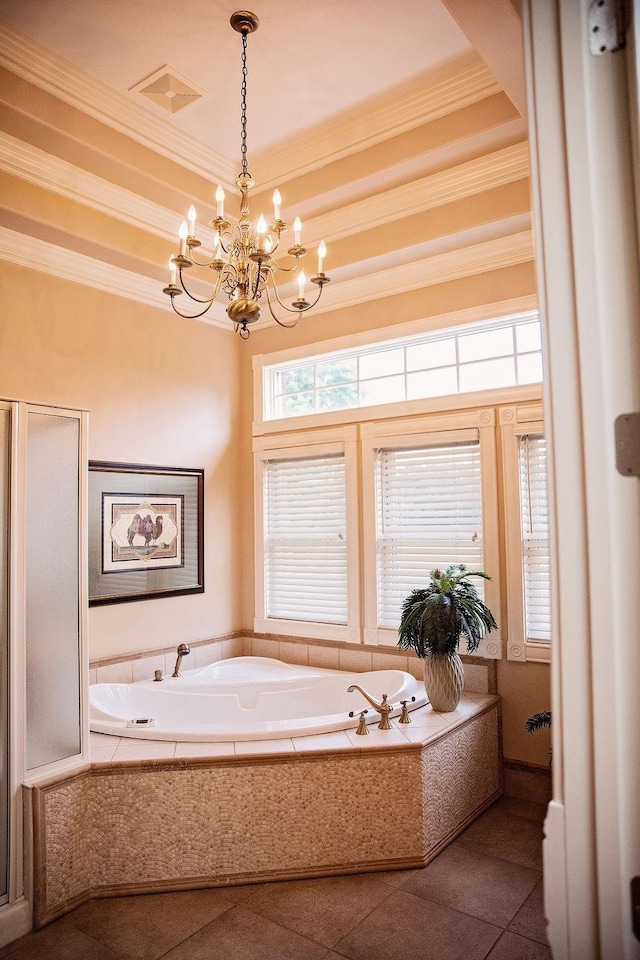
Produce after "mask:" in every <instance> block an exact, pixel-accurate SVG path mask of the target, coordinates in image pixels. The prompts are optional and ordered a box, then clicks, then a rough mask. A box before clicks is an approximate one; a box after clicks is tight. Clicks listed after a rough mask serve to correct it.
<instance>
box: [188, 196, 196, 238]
mask: <svg viewBox="0 0 640 960" xmlns="http://www.w3.org/2000/svg"><path fill="white" fill-rule="evenodd" d="M196 217H197V214H196V208H195V207H194V205H193V204H191V206H190V207H189V209H188V211H187V219H188V221H189V236H190V237H193V236H195V233H196Z"/></svg>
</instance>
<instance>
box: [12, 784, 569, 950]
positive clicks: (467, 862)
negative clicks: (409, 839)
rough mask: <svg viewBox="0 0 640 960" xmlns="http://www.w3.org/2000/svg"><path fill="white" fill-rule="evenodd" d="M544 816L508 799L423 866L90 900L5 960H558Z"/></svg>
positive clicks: (534, 806) (22, 942)
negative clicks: (546, 909)
mask: <svg viewBox="0 0 640 960" xmlns="http://www.w3.org/2000/svg"><path fill="white" fill-rule="evenodd" d="M543 816H544V807H543V806H541V805H539V804H531V803H524V802H522V801H518V800H511V799H508V798H503V799H502V800H500V801H498V803H496V804H494V806H493V807H491V808H490V809H489V810H487V811H486V813H484V814H483V815H482V816H481V817H480V818H479V819H478V820H477V821H476V822H475V823H473V824H472V825H471V826H470V827H469V828H468V829H467V830H466V831H465V832H464V833H463V834H462V835H461V836H460V837H458V839H457V840H455V841H454V842H453V843H452V844H450V846H449V847H447V849H446V850H444V851H443V852H442V853H441V854H440V856H438V857H437V858H436V859H435V860H434V861H432V863H430V864H429V865H428V866H427V867H425V868H424V869H420V870H406V871H398V872H394V873H377V874H375V873H369V874H360V875H358V876H349V877H333V878H325V879H318V880H295V881H289V882H282V883H265V884H258V885H251V886H244V887H225V888H216V889H212V890H193V891H188V892H183V893H166V894H155V895H153V896H139V897H119V898H113V899H103V900H94V901H91V902H90V903H87V904H85V905H84V906H82V907H79V908H78V909H77V910H75V911H74V912H73V913H71V914H69V915H67V916H66V917H64V918H63V919H61V920H58V921H56V922H55V923H52V924H50V925H49V926H47V927H45V928H44V929H42V930H40V931H38V932H37V933H31V934H29V935H28V936H26V937H23V938H21V939H20V940H16V941H15V942H14V943H12V944H9V945H8V946H6V947H4V948H3V949H0V960H5V958H11V960H159V958H163V960H340V958H343V960H344V958H345V957H347V958H350V960H551V951H550V949H549V947H548V945H547V940H546V937H545V925H544V919H543V915H542V872H541V870H542V863H541V847H542V818H543Z"/></svg>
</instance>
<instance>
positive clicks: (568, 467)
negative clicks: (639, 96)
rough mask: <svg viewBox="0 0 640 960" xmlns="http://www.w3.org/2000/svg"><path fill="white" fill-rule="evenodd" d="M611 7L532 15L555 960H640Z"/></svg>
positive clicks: (634, 565)
mask: <svg viewBox="0 0 640 960" xmlns="http://www.w3.org/2000/svg"><path fill="white" fill-rule="evenodd" d="M596 5H597V6H598V12H600V13H601V12H603V11H602V7H607V6H609V5H613V0H604V2H598V4H596V3H592V2H591V0H524V9H523V20H524V25H525V36H526V41H525V48H526V57H527V72H528V78H527V80H528V99H529V126H530V137H531V145H532V161H533V168H534V169H533V178H532V182H533V190H534V208H535V235H536V241H537V249H536V253H537V263H538V279H539V284H538V286H539V294H540V306H541V312H542V314H543V318H544V323H545V330H546V354H545V357H546V371H545V378H546V384H545V404H546V410H545V422H547V423H550V424H551V443H552V457H553V467H552V470H553V474H552V484H551V487H552V497H553V506H554V540H555V544H554V556H555V578H554V579H555V583H556V590H555V597H554V643H555V649H554V662H553V668H552V678H553V680H552V683H553V728H552V734H553V751H554V752H553V775H554V787H553V801H552V803H551V805H550V808H549V813H548V817H547V821H546V824H545V837H546V838H545V846H544V870H545V906H546V914H547V918H548V920H549V938H550V942H551V946H552V950H553V956H554V958H555V960H565V958H566V960H631V958H638V957H640V943H639V942H638V940H637V939H636V938H635V936H634V934H633V930H632V910H631V894H630V881H631V879H632V878H633V877H634V876H637V875H640V818H639V817H638V810H639V809H640V773H639V771H640V764H639V763H638V758H639V757H640V696H638V683H639V681H640V617H639V615H638V614H639V609H638V608H639V600H640V486H639V484H640V481H639V480H638V479H637V478H636V477H633V476H623V475H622V474H621V473H620V472H619V471H618V469H617V467H616V440H615V436H614V424H615V421H616V418H617V417H619V416H620V415H623V414H628V413H632V412H634V411H639V410H640V312H639V296H638V273H639V271H638V251H637V238H636V223H637V221H636V209H635V200H634V185H633V160H632V137H631V129H632V123H631V118H632V117H633V108H632V107H630V103H629V100H630V97H629V91H630V90H631V91H632V90H633V83H632V84H630V86H629V88H628V87H627V68H628V66H629V63H628V61H630V60H633V54H632V51H631V50H630V48H627V49H626V50H620V51H618V52H616V53H603V54H601V55H600V54H598V55H596V54H594V53H592V52H590V48H589V40H590V35H591V36H595V35H596V34H597V33H598V32H599V31H594V30H593V24H591V25H590V23H589V8H590V7H593V8H594V9H595V8H596ZM604 12H606V11H604ZM600 35H601V36H602V34H600ZM631 65H632V66H633V63H632V64H631Z"/></svg>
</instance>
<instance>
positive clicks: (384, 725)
mask: <svg viewBox="0 0 640 960" xmlns="http://www.w3.org/2000/svg"><path fill="white" fill-rule="evenodd" d="M354 690H359V691H360V693H361V694H362V696H363V697H364V698H365V699H366V700H368V701H369V703H370V704H371V706H372V707H373V709H374V710H375V711H376V712H377V713H379V714H380V723H379V724H378V727H379V729H380V730H390V729H391V724H390V723H389V714H390V713H391V711H392V710H393V707H392V706H391V705H390V704H389V703H387V694H386V693H383V694H382V702H381V703H376V701H375V700H374V699H373V697H372V696H371V695H370V694H368V693H367V691H366V690H363V689H362V687H359V686H358V684H357V683H352V684H351V686H350V687H348V689H347V693H353V691H354Z"/></svg>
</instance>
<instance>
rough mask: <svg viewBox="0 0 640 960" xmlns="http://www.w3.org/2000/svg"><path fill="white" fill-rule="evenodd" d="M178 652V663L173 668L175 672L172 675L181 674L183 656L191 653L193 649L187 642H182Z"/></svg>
mask: <svg viewBox="0 0 640 960" xmlns="http://www.w3.org/2000/svg"><path fill="white" fill-rule="evenodd" d="M177 653H178V659H177V660H176V665H175V667H174V668H173V673H172V674H171V676H172V677H179V676H180V669H179V668H180V663H181V661H182V658H183V657H186V656H187V655H188V654H190V653H191V650H190V649H189V647H188V646H187V644H186V643H181V644H180V646H179V647H178V650H177Z"/></svg>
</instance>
